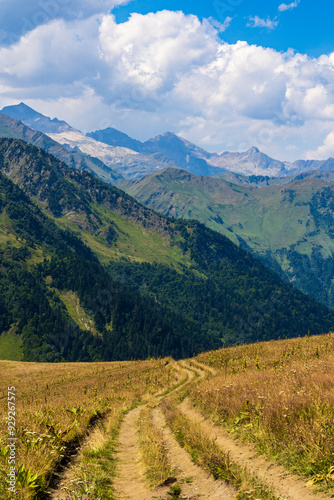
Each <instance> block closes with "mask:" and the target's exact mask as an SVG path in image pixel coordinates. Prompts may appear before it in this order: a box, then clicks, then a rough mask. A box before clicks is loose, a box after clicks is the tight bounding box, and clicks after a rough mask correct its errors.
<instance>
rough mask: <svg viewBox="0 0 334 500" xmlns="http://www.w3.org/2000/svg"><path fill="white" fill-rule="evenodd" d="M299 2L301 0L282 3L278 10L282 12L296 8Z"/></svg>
mask: <svg viewBox="0 0 334 500" xmlns="http://www.w3.org/2000/svg"><path fill="white" fill-rule="evenodd" d="M299 2H300V0H296V1H295V2H291V3H288V4H286V3H281V5H279V6H278V10H279V11H280V12H285V11H286V10H291V9H295V8H296V7H298V5H299Z"/></svg>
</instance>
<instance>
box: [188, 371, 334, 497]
mask: <svg viewBox="0 0 334 500" xmlns="http://www.w3.org/2000/svg"><path fill="white" fill-rule="evenodd" d="M196 367H197V366H196ZM205 368H206V367H205ZM199 369H201V368H199ZM214 373H215V372H214V370H212V374H214ZM178 409H179V410H180V411H181V412H182V413H183V414H184V415H185V416H186V417H187V418H189V420H191V421H193V422H195V423H197V424H199V425H200V426H201V429H202V431H203V432H204V433H205V434H206V435H207V436H209V437H210V438H212V439H214V440H215V444H216V445H217V446H218V447H219V448H220V449H221V450H222V451H223V452H224V453H226V454H227V453H228V454H229V457H230V459H231V461H232V462H235V463H236V464H238V465H240V466H242V467H243V468H245V469H246V470H247V471H248V472H249V473H250V474H251V475H252V476H253V477H257V478H259V479H260V480H261V482H263V483H264V484H267V485H268V486H269V487H271V488H272V490H273V491H274V492H275V494H276V495H277V497H278V498H281V499H282V500H328V499H329V498H330V497H328V496H323V495H321V494H318V493H317V494H315V493H313V492H312V490H311V489H310V488H308V487H307V486H306V480H303V479H300V478H299V477H298V476H296V475H293V474H290V473H289V472H288V471H287V470H286V469H284V468H283V467H280V466H278V465H276V464H275V463H273V462H271V461H269V460H267V459H266V458H264V457H263V456H258V455H257V452H256V451H255V450H254V448H252V447H251V446H249V445H244V444H241V443H238V442H237V441H236V440H234V439H233V438H231V437H230V436H229V434H228V433H227V431H226V430H225V429H224V428H222V427H220V426H217V425H215V424H213V423H212V422H211V421H210V420H208V419H206V418H205V417H204V416H203V415H202V414H201V413H200V412H199V411H198V410H196V409H195V408H194V407H193V406H192V405H191V404H190V402H189V400H188V399H186V400H184V401H183V402H182V403H180V404H179V405H178Z"/></svg>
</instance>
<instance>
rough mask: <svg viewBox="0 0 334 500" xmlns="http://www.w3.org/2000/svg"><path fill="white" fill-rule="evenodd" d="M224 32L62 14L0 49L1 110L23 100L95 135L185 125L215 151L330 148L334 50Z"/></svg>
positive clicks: (196, 23) (181, 17) (175, 16)
mask: <svg viewBox="0 0 334 500" xmlns="http://www.w3.org/2000/svg"><path fill="white" fill-rule="evenodd" d="M218 30H219V27H218V29H217V28H215V27H214V26H213V24H212V22H210V21H209V20H204V21H202V22H201V21H200V20H199V19H198V18H197V17H196V16H190V15H185V14H183V13H182V12H170V11H162V12H157V13H155V14H153V13H150V14H148V15H145V16H144V15H140V14H133V15H132V16H131V17H130V19H129V20H128V21H127V22H125V23H122V24H117V23H116V21H115V18H114V17H113V16H112V15H110V14H108V15H104V16H101V19H100V21H98V20H97V19H96V16H92V17H90V18H87V19H82V20H68V21H65V20H61V19H59V20H53V21H51V22H49V23H48V24H47V25H43V26H38V27H37V28H36V29H34V30H32V31H31V32H29V33H28V34H27V35H26V36H24V37H22V38H21V39H20V41H19V42H18V43H16V44H13V45H12V46H10V47H7V48H6V47H4V48H2V49H0V99H1V100H2V103H1V105H7V104H12V103H15V102H20V101H22V100H23V101H26V102H27V104H29V105H30V106H32V107H36V109H37V110H38V111H41V112H42V113H44V114H47V115H51V116H57V117H58V118H64V119H66V120H67V121H69V122H70V123H71V124H73V126H75V127H77V128H79V129H82V130H84V131H88V130H92V129H97V128H104V127H106V126H110V125H112V126H114V127H116V128H119V129H120V130H123V131H125V132H127V133H129V134H130V135H132V136H135V137H138V138H140V139H148V138H149V137H150V136H152V135H156V134H158V133H162V132H165V131H166V130H173V131H175V132H176V133H180V132H181V133H183V134H184V135H185V136H186V138H189V139H190V140H193V141H196V142H198V143H200V144H201V143H202V144H203V146H205V147H206V146H207V145H211V149H212V150H214V149H216V150H222V149H227V148H230V149H243V148H244V147H245V145H248V146H251V145H254V144H255V145H256V146H258V147H260V148H261V149H264V151H265V152H267V153H268V154H272V155H275V156H276V157H279V158H282V157H283V158H284V159H295V158H296V157H298V156H300V157H301V156H304V154H305V151H306V150H312V151H317V149H318V148H320V147H321V145H323V146H324V144H325V143H324V141H325V138H326V137H327V136H328V134H329V133H330V132H331V130H334V53H333V54H331V55H323V56H321V57H319V58H317V59H315V58H310V57H308V56H306V55H303V54H295V53H294V52H293V51H288V52H286V53H281V52H277V51H275V50H273V49H269V48H264V47H260V46H256V45H249V44H248V43H246V42H238V43H236V44H232V45H231V44H228V43H225V42H222V41H221V39H220V37H219V33H218ZM292 145H293V146H295V148H297V149H295V150H293V149H292V148H291V146H292ZM326 147H327V146H326ZM327 150H328V148H327V149H326V148H325V147H323V149H319V151H318V153H319V154H325V153H326V151H327ZM280 151H281V153H279V152H280ZM292 155H293V157H294V158H291V156H292Z"/></svg>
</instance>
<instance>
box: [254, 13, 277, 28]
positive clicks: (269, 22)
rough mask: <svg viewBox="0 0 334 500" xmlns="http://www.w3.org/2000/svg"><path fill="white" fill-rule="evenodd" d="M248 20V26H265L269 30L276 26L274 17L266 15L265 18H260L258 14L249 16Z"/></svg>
mask: <svg viewBox="0 0 334 500" xmlns="http://www.w3.org/2000/svg"><path fill="white" fill-rule="evenodd" d="M249 21H250V22H249V23H248V24H247V26H248V27H249V28H267V29H269V30H273V29H275V28H276V27H277V26H278V21H277V19H276V18H275V19H270V18H269V17H267V19H261V18H260V17H259V16H254V17H252V16H250V17H249Z"/></svg>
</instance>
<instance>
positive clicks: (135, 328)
mask: <svg viewBox="0 0 334 500" xmlns="http://www.w3.org/2000/svg"><path fill="white" fill-rule="evenodd" d="M0 168H1V170H2V172H3V174H5V175H3V174H2V175H1V205H0V208H1V214H0V249H1V259H2V261H1V262H2V265H1V268H0V270H1V280H0V283H1V285H0V307H1V308H2V309H1V310H2V315H1V318H2V323H1V325H0V331H2V332H7V331H9V329H10V328H12V327H13V325H15V332H16V334H18V335H20V336H21V338H22V342H23V356H24V359H25V360H37V361H42V360H46V361H55V360H62V359H63V360H72V361H76V360H81V361H89V360H114V359H131V358H145V357H147V356H159V355H161V356H165V355H172V356H174V357H176V358H179V357H183V356H189V355H190V354H193V353H196V352H199V351H202V350H207V349H210V348H212V347H217V346H220V345H222V343H226V344H234V343H235V342H243V341H245V342H253V341H256V340H257V339H259V340H261V339H271V338H279V337H281V338H283V337H294V336H298V335H306V334H307V333H308V331H309V330H310V331H311V332H312V333H313V334H318V333H322V332H327V331H329V330H330V329H331V328H332V327H333V324H334V314H333V313H331V312H330V311H329V310H328V309H327V308H326V307H323V306H321V305H320V304H317V303H316V302H314V301H313V300H311V299H310V298H308V297H307V296H305V295H303V294H302V293H301V292H299V291H297V290H295V289H294V288H293V287H292V286H291V285H288V284H285V283H283V282H282V281H281V280H280V278H278V277H277V276H276V275H275V274H273V273H271V272H270V271H268V269H266V268H265V267H264V266H263V265H262V264H261V263H260V262H258V261H257V260H255V259H254V258H253V257H252V256H251V255H250V254H249V253H247V252H245V251H244V250H242V249H241V248H239V247H237V246H236V245H234V244H233V243H232V242H231V241H230V240H229V239H227V238H226V237H225V236H223V235H221V234H219V233H218V232H215V231H212V230H210V229H208V228H206V227H205V226H204V225H202V224H200V223H198V222H196V221H188V222H186V221H183V220H174V219H170V218H167V217H165V216H162V215H160V214H158V213H157V212H154V211H152V210H150V209H148V208H145V207H144V206H143V205H141V204H140V203H138V202H136V201H135V200H134V199H133V198H131V197H130V196H128V195H127V194H125V193H124V192H123V191H120V190H119V189H117V188H115V187H113V186H111V185H108V184H106V183H104V182H102V181H101V180H99V179H97V178H96V177H93V176H92V175H91V174H89V173H88V172H80V171H78V170H76V169H71V168H69V167H67V166H66V165H65V164H64V163H61V162H59V161H58V160H56V159H55V158H54V157H52V156H50V155H48V154H47V153H45V152H44V151H42V150H41V149H37V148H36V147H34V146H31V145H27V144H26V143H24V142H22V141H17V140H7V139H3V140H1V141H0ZM12 181H13V182H15V184H13V182H12ZM22 190H23V191H24V193H23V191H22ZM32 200H33V201H32Z"/></svg>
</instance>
